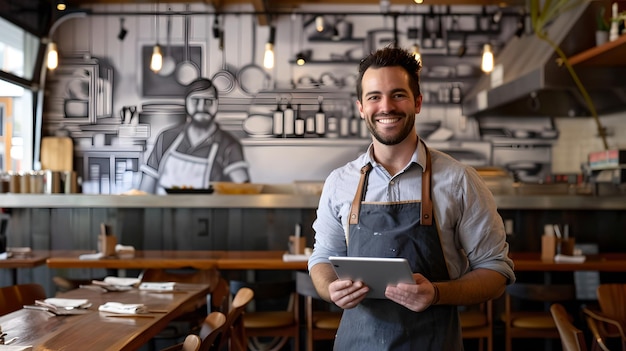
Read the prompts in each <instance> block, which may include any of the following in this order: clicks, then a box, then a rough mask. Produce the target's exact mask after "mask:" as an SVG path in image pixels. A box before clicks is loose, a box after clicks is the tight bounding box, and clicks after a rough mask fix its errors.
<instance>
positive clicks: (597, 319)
mask: <svg viewBox="0 0 626 351" xmlns="http://www.w3.org/2000/svg"><path fill="white" fill-rule="evenodd" d="M581 309H582V311H583V314H584V316H585V321H586V322H587V327H589V331H590V332H591V337H592V339H591V340H592V344H591V349H592V350H598V348H599V349H600V350H603V351H609V348H608V347H607V346H606V343H605V341H604V340H605V338H606V337H608V336H609V333H608V332H607V329H606V328H605V327H606V326H605V322H606V319H605V318H604V316H603V315H600V314H599V313H598V312H597V311H593V310H591V309H589V308H588V307H587V306H582V307H581Z"/></svg>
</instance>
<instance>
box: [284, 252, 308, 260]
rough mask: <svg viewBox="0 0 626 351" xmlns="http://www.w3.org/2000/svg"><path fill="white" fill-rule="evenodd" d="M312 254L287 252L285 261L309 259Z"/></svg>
mask: <svg viewBox="0 0 626 351" xmlns="http://www.w3.org/2000/svg"><path fill="white" fill-rule="evenodd" d="M310 256H311V255H307V254H290V253H285V254H283V261H284V262H292V261H293V262H295V261H300V262H301V261H308V260H309V257H310Z"/></svg>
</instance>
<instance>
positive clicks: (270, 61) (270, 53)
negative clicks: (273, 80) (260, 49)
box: [263, 26, 276, 69]
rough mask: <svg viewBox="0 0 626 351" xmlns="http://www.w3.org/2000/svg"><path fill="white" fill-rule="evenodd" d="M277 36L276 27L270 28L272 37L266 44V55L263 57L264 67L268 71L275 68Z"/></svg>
mask: <svg viewBox="0 0 626 351" xmlns="http://www.w3.org/2000/svg"><path fill="white" fill-rule="evenodd" d="M275 36H276V27H274V26H270V36H269V39H268V40H267V43H265V54H264V55H263V67H265V68H267V69H272V68H274V40H275Z"/></svg>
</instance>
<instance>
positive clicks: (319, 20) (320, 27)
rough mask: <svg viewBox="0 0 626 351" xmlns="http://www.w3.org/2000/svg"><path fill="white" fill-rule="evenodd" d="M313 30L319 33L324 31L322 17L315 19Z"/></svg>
mask: <svg viewBox="0 0 626 351" xmlns="http://www.w3.org/2000/svg"><path fill="white" fill-rule="evenodd" d="M315 30H317V31H318V32H320V33H321V32H323V31H324V17H323V16H317V17H315Z"/></svg>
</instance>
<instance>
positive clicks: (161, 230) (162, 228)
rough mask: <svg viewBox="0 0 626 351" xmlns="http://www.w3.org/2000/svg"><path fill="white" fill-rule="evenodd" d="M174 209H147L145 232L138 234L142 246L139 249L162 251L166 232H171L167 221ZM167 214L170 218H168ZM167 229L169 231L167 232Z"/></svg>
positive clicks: (144, 217) (145, 213)
mask: <svg viewBox="0 0 626 351" xmlns="http://www.w3.org/2000/svg"><path fill="white" fill-rule="evenodd" d="M171 211H172V209H167V208H146V209H145V210H144V215H143V219H142V221H143V228H144V230H143V232H141V233H137V235H140V236H141V244H140V245H138V246H137V249H145V250H161V249H163V243H164V240H165V232H166V231H167V232H168V233H169V232H170V230H169V227H171V224H170V225H169V226H166V220H167V219H168V218H170V217H171V216H169V213H170V212H171ZM166 213H167V214H168V216H166ZM166 229H167V230H166Z"/></svg>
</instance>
